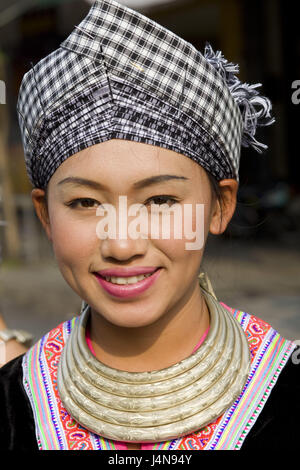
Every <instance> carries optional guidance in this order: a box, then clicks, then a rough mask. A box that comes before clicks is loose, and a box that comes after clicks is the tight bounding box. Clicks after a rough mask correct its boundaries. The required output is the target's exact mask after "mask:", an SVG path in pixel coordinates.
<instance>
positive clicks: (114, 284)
mask: <svg viewBox="0 0 300 470" xmlns="http://www.w3.org/2000/svg"><path fill="white" fill-rule="evenodd" d="M161 271H162V268H157V269H156V270H155V271H154V272H153V273H149V274H139V275H137V276H126V277H122V276H120V277H119V276H102V275H101V274H98V273H94V275H95V277H96V279H97V281H98V282H99V284H100V285H101V287H102V288H103V289H104V290H105V291H106V292H108V293H109V294H111V295H113V296H115V297H123V298H124V297H135V296H137V295H139V294H141V293H143V292H145V291H146V290H148V289H149V288H150V287H151V286H152V285H153V284H154V283H155V281H156V280H157V278H158V277H159V275H160V273H161Z"/></svg>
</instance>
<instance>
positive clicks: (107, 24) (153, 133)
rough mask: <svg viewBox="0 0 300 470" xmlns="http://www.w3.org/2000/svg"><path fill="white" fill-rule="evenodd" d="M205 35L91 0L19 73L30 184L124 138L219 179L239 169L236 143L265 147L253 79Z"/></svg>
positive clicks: (266, 114) (266, 120) (42, 183)
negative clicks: (186, 34) (190, 35)
mask: <svg viewBox="0 0 300 470" xmlns="http://www.w3.org/2000/svg"><path fill="white" fill-rule="evenodd" d="M237 72H238V66H236V65H234V64H231V63H229V62H227V60H226V59H224V57H223V56H222V54H221V52H220V51H218V52H217V53H214V52H213V50H212V48H211V46H210V45H207V46H206V48H205V52H204V55H203V54H201V53H200V52H199V51H197V50H196V49H195V47H194V46H192V45H191V44H190V43H188V42H186V41H185V40H183V39H181V38H180V37H178V36H177V35H176V34H174V33H172V32H171V31H169V30H167V29H166V28H164V27H163V26H160V25H159V24H157V23H156V22H154V21H152V20H150V19H149V18H147V17H145V16H144V15H142V14H141V13H138V12H136V11H134V10H132V9H130V8H127V7H125V6H123V5H120V4H119V3H117V2H115V1H112V0H98V1H96V2H95V3H94V5H93V6H92V8H91V10H90V12H89V13H88V15H87V17H86V18H85V19H84V20H83V21H82V22H81V23H80V25H79V26H76V27H75V30H74V31H73V32H72V33H71V35H70V36H69V37H68V38H67V39H66V40H65V41H64V42H63V43H62V44H61V47H60V48H59V49H57V50H55V51H54V52H52V53H51V54H50V55H48V56H47V57H45V58H44V59H42V60H41V61H40V62H39V63H38V64H36V65H35V66H34V67H33V68H32V69H31V70H30V71H29V72H28V73H26V75H25V76H24V78H23V81H22V84H21V88H20V93H19V100H18V113H19V119H20V126H21V131H22V136H23V144H24V150H25V160H26V167H27V171H28V175H29V178H30V180H31V182H32V184H33V185H34V186H35V187H39V188H45V187H46V186H47V184H48V182H49V179H50V178H51V176H52V175H53V173H54V172H55V170H56V169H57V168H58V167H59V166H60V165H61V163H63V161H65V160H66V159H67V158H68V157H70V156H72V155H74V154H75V153H77V152H79V151H80V150H83V149H84V148H87V147H89V146H92V145H95V144H97V143H100V142H103V141H106V140H110V139H126V140H131V141H135V142H143V143H147V144H151V145H156V146H160V147H164V148H167V149H171V150H174V151H176V152H178V153H180V154H183V155H185V156H187V157H189V158H191V159H192V160H194V161H195V162H197V163H198V164H200V165H201V166H202V167H203V168H204V169H205V170H207V171H208V172H209V173H211V174H212V175H213V176H214V177H215V178H216V179H217V180H218V181H219V180H221V179H225V178H236V179H238V169H239V160H240V150H241V145H244V146H249V145H251V146H253V147H254V148H256V150H258V151H260V150H261V149H263V148H266V146H265V145H263V144H260V143H259V142H257V140H256V139H255V133H256V128H257V126H260V125H268V124H271V123H272V122H273V120H272V119H271V117H270V110H271V104H270V101H269V100H268V99H267V98H265V97H262V96H260V95H259V94H258V92H257V90H256V88H257V87H258V86H259V84H256V85H248V84H243V83H241V82H240V81H239V79H238V78H237V77H236V75H235V73H237Z"/></svg>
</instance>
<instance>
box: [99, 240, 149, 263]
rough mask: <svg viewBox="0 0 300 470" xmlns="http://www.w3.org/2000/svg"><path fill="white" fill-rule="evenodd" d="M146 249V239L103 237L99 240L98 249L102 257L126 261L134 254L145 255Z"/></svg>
mask: <svg viewBox="0 0 300 470" xmlns="http://www.w3.org/2000/svg"><path fill="white" fill-rule="evenodd" d="M147 250H148V240H146V239H142V238H138V239H137V240H133V239H130V238H128V239H125V240H123V239H109V238H107V239H105V240H101V241H100V251H101V255H102V257H103V258H114V259H116V260H119V261H127V260H129V259H131V258H133V257H135V256H145V255H146V253H147Z"/></svg>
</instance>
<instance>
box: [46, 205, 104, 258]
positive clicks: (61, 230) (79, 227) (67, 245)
mask: <svg viewBox="0 0 300 470" xmlns="http://www.w3.org/2000/svg"><path fill="white" fill-rule="evenodd" d="M50 222H51V234H52V244H53V250H54V254H55V257H56V259H57V261H58V263H59V264H66V265H69V266H80V265H81V264H84V265H85V266H86V264H87V263H88V262H89V260H90V258H91V254H92V253H93V252H94V250H95V248H96V246H97V242H99V240H98V239H97V236H96V224H95V222H92V221H91V220H90V221H86V220H78V219H77V220H76V221H75V220H74V218H72V217H68V215H66V214H64V213H62V212H61V213H59V212H57V213H55V215H54V216H53V217H52V218H50Z"/></svg>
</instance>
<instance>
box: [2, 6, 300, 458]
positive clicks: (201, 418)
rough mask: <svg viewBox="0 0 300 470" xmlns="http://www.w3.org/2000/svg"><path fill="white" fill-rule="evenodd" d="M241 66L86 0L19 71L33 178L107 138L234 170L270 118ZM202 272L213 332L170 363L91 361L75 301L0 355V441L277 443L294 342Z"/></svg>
mask: <svg viewBox="0 0 300 470" xmlns="http://www.w3.org/2000/svg"><path fill="white" fill-rule="evenodd" d="M237 72H238V67H237V66H236V65H234V64H231V63H228V62H227V60H226V59H225V58H224V57H223V56H222V54H221V52H217V53H214V52H213V50H212V48H211V46H210V45H207V46H206V49H205V53H204V55H202V54H201V53H200V52H199V51H197V50H196V49H195V48H194V47H193V46H192V45H191V44H189V43H188V42H186V41H184V40H183V39H181V38H180V37H178V36H177V35H175V34H174V33H172V32H171V31H168V30H167V29H165V28H163V27H162V26H160V25H158V24H157V23H155V22H154V21H152V20H150V19H148V18H146V17H145V16H143V15H142V14H140V13H138V12H136V11H133V10H131V9H129V8H127V7H124V6H122V5H120V4H118V3H117V2H115V1H109V0H101V1H96V2H95V4H94V5H93V7H92V8H91V10H90V12H89V14H88V16H87V17H86V18H85V19H84V20H83V22H82V23H81V24H80V25H79V26H77V27H76V28H75V30H74V31H73V32H72V34H71V35H70V36H69V37H68V38H67V39H66V40H65V41H64V42H63V43H62V45H61V47H60V48H59V49H58V50H56V51H54V52H53V53H52V54H50V55H49V56H47V57H46V58H45V59H43V60H41V61H40V62H39V63H38V64H36V65H35V66H34V67H33V68H32V69H31V70H30V71H29V72H28V73H27V74H26V75H25V77H24V79H23V81H22V85H21V89H20V95H19V100H18V112H19V117H20V125H21V130H22V136H23V143H24V150H25V160H26V166H27V171H28V174H29V178H30V180H31V182H32V184H33V185H34V186H35V187H38V188H43V189H44V188H46V187H47V184H48V182H49V180H50V178H51V176H52V175H53V173H54V172H55V171H56V169H57V168H58V167H59V166H60V165H61V164H62V163H63V162H64V161H65V160H66V159H67V158H68V157H70V156H72V155H74V154H75V153H77V152H79V151H80V150H82V149H84V148H87V147H89V146H92V145H95V144H97V143H99V142H104V141H106V140H110V139H125V140H132V141H136V142H143V143H147V144H150V145H156V146H159V147H164V148H167V149H171V150H174V151H176V152H178V153H179V154H182V155H184V156H186V157H189V158H191V159H192V160H194V161H195V162H196V163H198V164H199V165H201V166H202V167H203V168H204V169H205V170H206V171H207V172H209V173H210V174H211V175H212V176H213V177H214V178H215V179H216V180H217V181H220V180H222V179H225V178H235V179H238V169H239V159H240V150H241V145H244V146H252V147H254V148H255V149H256V150H258V151H261V150H262V149H263V148H265V146H264V145H263V144H261V143H259V142H258V141H257V140H256V138H255V134H256V128H257V127H258V126H260V125H269V124H271V123H272V122H273V119H272V118H271V116H270V110H271V104H270V101H269V100H268V99H267V98H265V97H262V96H260V95H259V93H258V91H257V87H258V86H259V85H257V84H256V85H248V84H244V83H241V82H240V80H239V79H238V78H237V77H236V75H235V73H237ZM199 282H200V286H201V289H202V293H203V296H204V298H205V300H206V304H207V306H208V309H209V314H210V327H209V331H208V332H206V333H207V334H206V335H205V336H204V337H203V338H202V339H201V341H200V342H199V343H198V345H197V346H196V347H195V349H194V351H193V353H192V354H191V355H190V356H189V357H187V358H185V359H184V360H182V361H180V362H179V363H177V364H174V365H172V366H170V367H168V368H166V369H160V370H156V371H151V372H141V373H136V372H125V371H120V370H117V369H113V368H111V367H108V366H106V365H105V364H103V363H101V361H99V360H98V359H97V358H96V357H95V355H94V354H93V351H92V350H91V347H89V337H88V322H89V317H90V307H89V305H87V304H85V303H83V306H82V311H81V313H80V315H79V316H77V317H74V318H73V320H70V321H66V322H64V323H63V324H61V325H59V326H58V327H57V328H55V329H54V330H52V331H50V332H49V333H48V334H47V335H45V336H44V337H43V338H42V339H41V340H40V341H39V342H38V343H36V344H35V345H34V346H33V347H32V348H31V349H30V350H29V351H28V352H27V353H26V354H25V355H23V356H21V357H20V358H17V359H15V360H14V361H12V362H10V363H9V364H7V365H6V366H4V367H3V368H2V369H1V371H0V400H1V401H0V403H1V404H2V405H1V406H0V423H1V424H0V428H1V430H0V448H4V449H20V450H21V449H71V450H80V449H82V450H83V449H94V450H101V449H103V450H104V449H124V448H126V442H142V449H170V450H184V449H187V450H192V449H194V450H200V449H205V450H208V449H240V448H249V447H250V448H251V447H252V448H258V447H260V446H271V445H272V446H273V445H274V443H277V444H278V445H280V443H281V439H282V434H281V430H282V428H284V429H285V432H286V433H287V435H288V442H289V443H291V442H292V440H293V439H296V436H295V437H293V432H295V430H296V424H297V420H298V419H299V416H300V412H299V411H300V410H299V405H297V400H296V396H297V393H299V378H298V377H299V366H298V367H297V365H296V363H297V351H296V349H295V348H296V344H295V343H293V342H292V341H288V340H286V339H284V338H282V337H281V335H280V334H279V333H278V332H276V331H275V330H274V329H273V328H272V327H271V326H270V325H268V324H267V323H265V322H264V321H262V320H260V319H259V318H257V317H254V316H252V315H250V314H248V313H246V312H242V311H239V310H235V309H233V308H230V307H228V306H227V305H225V304H222V303H220V302H219V301H218V300H217V298H216V296H215V294H214V292H213V289H212V287H211V285H210V283H209V281H208V279H207V278H206V277H205V276H204V275H202V274H200V275H199ZM279 403H284V407H283V406H278V404H279ZM297 407H298V408H297ZM284 439H286V434H285V435H284ZM294 442H296V441H295V440H294Z"/></svg>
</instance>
